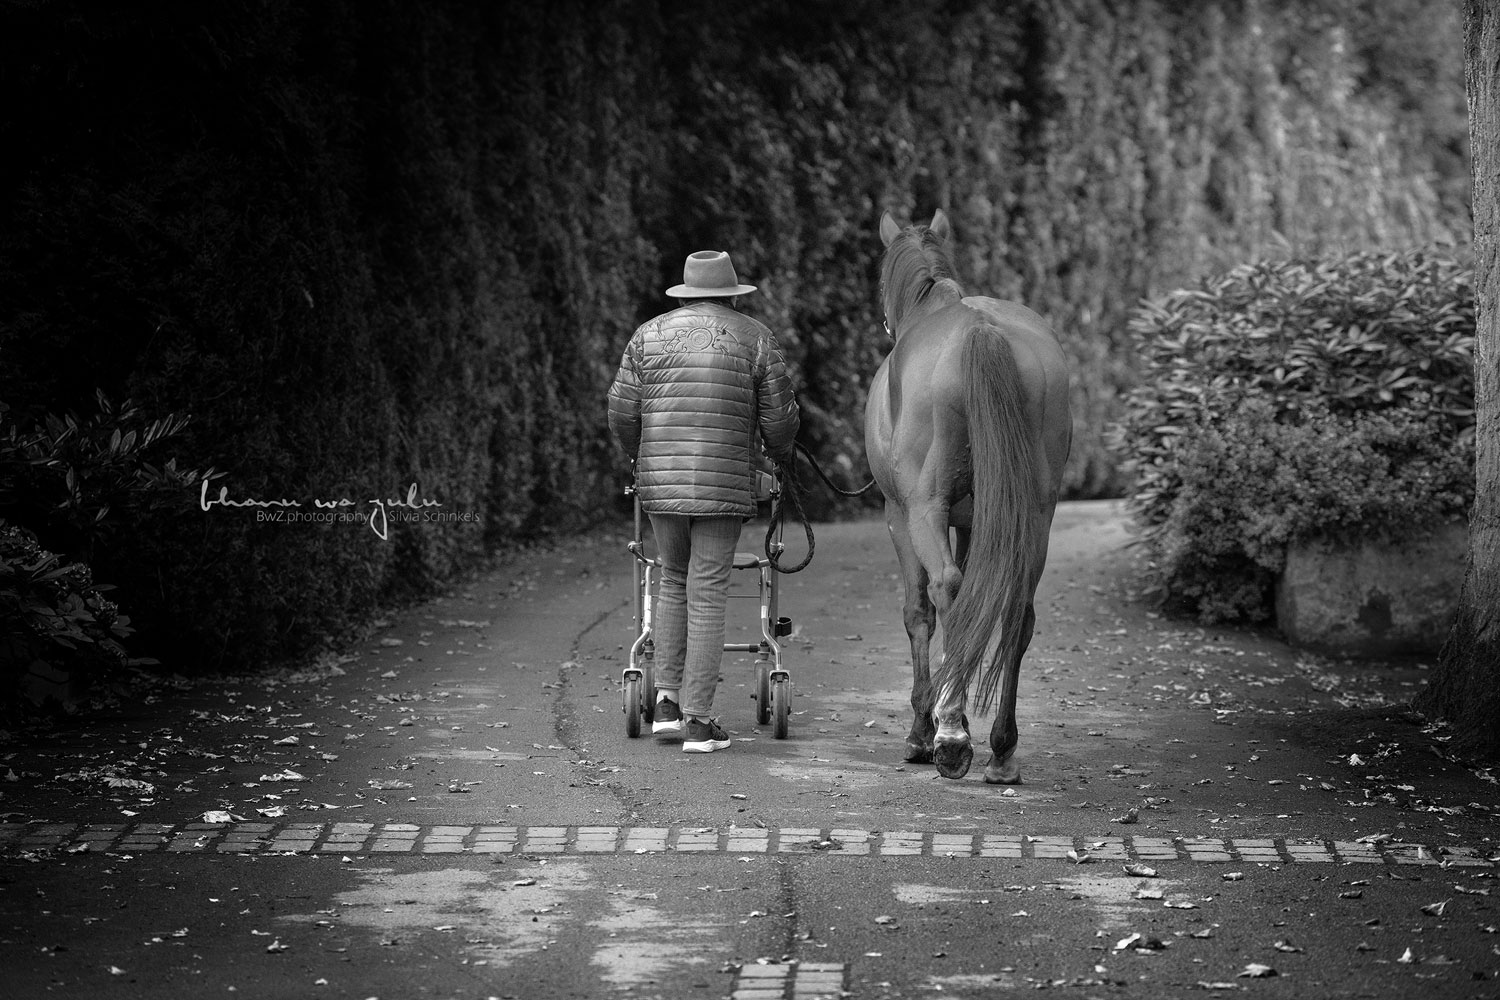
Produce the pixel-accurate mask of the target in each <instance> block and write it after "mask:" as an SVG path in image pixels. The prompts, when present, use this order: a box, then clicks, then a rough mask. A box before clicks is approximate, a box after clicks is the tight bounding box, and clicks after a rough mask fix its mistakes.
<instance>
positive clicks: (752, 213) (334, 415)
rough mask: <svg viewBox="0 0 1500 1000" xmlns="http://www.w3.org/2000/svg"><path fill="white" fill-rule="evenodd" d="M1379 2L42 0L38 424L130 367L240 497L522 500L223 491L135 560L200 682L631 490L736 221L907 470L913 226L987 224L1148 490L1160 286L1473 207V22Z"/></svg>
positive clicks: (34, 106) (994, 259)
mask: <svg viewBox="0 0 1500 1000" xmlns="http://www.w3.org/2000/svg"><path fill="white" fill-rule="evenodd" d="M1344 6H1345V5H1340V4H1334V3H1331V2H1324V0H1283V2H1271V0H1265V2H1257V0H1220V2H1211V3H1203V4H1192V5H1182V4H1171V3H1166V2H1153V0H1127V2H1124V3H1119V2H1106V0H1068V2H1064V0H1012V2H1008V3H993V2H988V0H960V2H940V0H908V2H902V3H897V2H893V0H889V2H888V0H852V2H845V3H841V4H831V3H830V4H819V3H812V4H809V3H792V2H789V0H738V2H729V0H705V2H703V3H699V4H694V5H680V4H674V3H661V2H655V0H601V2H586V0H557V2H554V3H547V4H533V3H519V2H502V3H491V4H473V3H467V2H459V0H452V2H445V0H360V2H356V0H342V2H338V0H329V2H320V3H315V4H305V3H295V2H292V0H225V2H221V3H215V4H188V3H180V4H170V3H169V4H155V5H148V6H136V5H127V6H123V7H107V6H106V7H100V6H98V5H93V4H86V3H82V2H76V0H40V2H36V3H30V4H13V5H10V6H8V7H6V8H5V9H4V12H3V14H0V80H3V82H4V83H5V85H6V93H7V95H8V98H9V99H8V101H7V109H6V111H5V117H4V120H3V122H0V142H3V143H4V145H5V147H6V148H7V149H9V150H12V151H24V155H17V154H14V153H13V155H12V156H11V157H9V158H7V161H8V162H7V164H6V166H5V168H4V169H5V170H6V171H7V172H8V174H9V177H8V180H10V182H11V183H9V184H7V186H6V190H7V192H8V197H7V199H6V200H5V203H4V209H3V211H4V215H3V216H0V303H3V308H4V313H3V315H0V321H3V324H4V325H3V328H0V401H3V402H5V403H8V404H10V406H11V407H13V409H12V410H11V411H10V413H9V414H8V415H7V416H6V417H5V419H7V420H21V419H29V418H31V417H33V416H36V415H39V414H41V413H43V412H46V411H55V410H64V409H68V408H79V407H84V406H85V405H86V403H87V401H88V400H89V399H91V398H92V394H93V392H94V390H95V389H96V388H103V389H105V390H106V391H107V392H108V393H109V394H110V395H111V396H112V397H114V398H123V397H126V396H129V397H133V398H135V399H136V401H137V402H138V403H139V404H140V405H141V406H142V407H143V409H144V410H145V411H146V412H148V413H150V414H153V415H159V414H166V413H191V414H192V416H193V421H192V423H191V424H190V425H189V427H188V429H187V430H186V431H185V432H183V434H181V435H179V436H178V437H177V438H175V439H173V440H172V442H171V443H170V448H171V449H172V451H173V453H175V454H177V455H178V456H179V457H180V459H181V461H182V462H183V463H184V464H185V465H192V466H194V467H204V466H209V465H212V466H214V467H216V468H218V469H220V470H222V471H223V472H224V473H225V475H224V477H223V478H222V479H221V480H218V481H216V482H215V484H214V487H215V490H217V489H218V488H219V487H221V486H222V487H223V488H224V489H226V491H227V496H228V497H229V498H231V499H233V498H241V499H248V498H261V499H267V498H289V499H297V500H299V501H301V502H303V503H305V504H310V503H311V501H312V500H313V499H314V498H343V497H347V498H351V499H353V500H355V501H357V503H358V504H359V509H361V510H367V509H368V504H367V501H368V500H370V499H372V498H377V497H381V498H387V499H391V498H402V497H405V496H406V495H407V491H408V490H409V489H410V488H411V487H412V486H413V485H415V487H416V490H417V492H418V493H419V494H420V496H421V497H422V498H424V499H429V500H432V501H434V502H440V503H442V504H443V508H442V509H443V510H445V511H450V512H468V513H472V514H473V515H475V516H476V517H477V520H475V521H468V522H457V523H442V524H405V523H402V524H395V525H393V526H392V528H391V530H390V532H389V537H388V538H387V539H384V540H382V539H381V538H379V537H378V536H376V535H375V533H374V532H373V531H371V530H369V529H368V528H367V527H365V526H363V525H361V524H351V525H315V524H300V525H288V524H276V523H261V522H258V521H257V519H256V516H255V511H254V510H253V509H251V508H231V507H222V506H215V507H213V508H212V509H210V510H207V511H204V510H201V509H200V508H199V505H198V502H197V501H198V497H197V496H196V495H193V496H184V497H183V498H182V503H181V507H180V510H178V511H177V512H176V513H175V514H173V515H171V516H158V517H156V518H154V519H153V520H152V522H151V523H149V524H142V525H139V526H138V530H136V531H134V532H131V533H127V534H126V536H125V540H123V541H120V542H118V543H116V544H114V545H112V546H111V547H110V548H109V550H108V551H105V552H102V553H96V554H95V562H96V565H95V570H96V576H97V578H98V579H101V580H106V581H108V582H111V583H115V584H117V585H119V588H120V589H119V591H118V592H117V596H118V598H119V602H120V604H121V606H122V607H123V608H125V609H126V610H127V611H128V612H129V613H130V614H131V615H132V617H133V618H134V620H135V622H136V623H137V624H138V625H139V626H140V628H141V632H140V635H139V636H137V642H138V643H140V644H141V645H143V646H145V647H147V649H148V650H149V651H150V652H153V653H155V654H156V655H158V656H161V657H163V658H164V659H167V660H168V661H169V662H170V663H171V664H172V665H174V666H175V667H177V668H178V669H198V668H213V667H240V666H245V665H250V664H256V663H261V662H264V661H266V660H268V659H269V660H275V659H278V658H284V657H294V656H298V655H302V654H305V653H306V652H307V651H308V650H309V649H312V648H315V647H316V646H317V645H318V644H319V643H322V642H324V641H327V640H329V639H330V638H335V639H336V638H337V637H339V636H340V635H343V634H346V633H347V632H348V631H349V630H351V629H353V628H356V627H357V626H358V625H359V623H360V622H361V621H363V620H365V619H366V618H367V617H368V616H369V615H370V614H371V613H372V611H373V609H374V608H375V607H377V606H378V605H379V604H380V603H381V602H382V601H386V600H392V599H399V598H403V597H407V596H415V595H420V594H424V593H428V592H430V591H431V590H432V589H433V588H435V587H437V586H439V585H441V583H442V582H443V581H445V580H448V579H451V578H452V577H453V576H454V574H456V573H459V572H461V571H463V569H464V568H465V567H467V566H471V565H474V564H475V563H477V562H478V561H479V560H481V559H483V558H484V556H485V555H486V554H487V553H488V552H490V551H493V550H494V549H496V548H503V547H505V546H508V545H512V544H515V543H516V542H518V541H522V540H525V539H529V538H532V537H535V536H536V535H537V534H538V533H541V532H547V531H567V530H571V529H572V528H574V527H577V526H580V525H584V524H587V523H591V522H593V521H595V520H597V518H598V517H599V516H600V515H601V514H602V513H607V512H608V511H610V510H612V509H613V505H614V504H615V502H616V500H615V498H616V496H617V494H618V490H619V486H620V484H621V483H622V481H623V476H624V466H623V461H622V459H621V457H620V456H618V455H617V454H616V453H615V452H614V449H613V447H612V445H611V443H610V441H609V440H608V436H607V433H606V431H605V428H604V422H603V407H602V402H601V401H602V398H603V392H604V388H605V386H606V384H607V382H608V379H609V377H610V376H611V375H612V373H613V370H614V366H615V364H616V363H617V361H618V353H619V350H620V347H621V345H622V344H623V343H624V340H625V339H626V337H627V336H628V334H629V331H630V330H631V329H632V328H633V327H634V326H635V324H636V323H638V322H639V321H640V320H642V319H644V318H645V317H647V316H649V315H650V314H651V313H652V312H654V311H657V310H659V309H662V308H664V307H665V306H666V305H668V303H667V302H666V301H665V300H663V298H662V297H661V293H660V290H661V289H662V288H664V287H666V286H667V285H668V284H671V283H672V282H673V281H675V280H677V277H678V276H679V275H680V268H681V262H682V259H683V258H684V257H685V256H686V254H687V253H688V252H690V251H692V250H696V249H702V248H705V247H716V248H724V249H729V250H731V251H732V252H733V253H734V255H735V259H736V262H737V264H738V266H739V268H740V271H741V273H742V275H743V276H745V277H746V278H747V279H749V280H752V281H754V282H755V283H757V284H759V285H760V286H761V289H762V291H761V293H760V294H758V295H757V296H755V297H754V298H753V299H752V300H750V301H748V302H747V307H748V308H749V309H751V310H753V311H754V312H755V314H756V315H758V316H759V317H760V318H762V319H764V320H766V321H767V322H768V323H769V324H770V325H771V326H772V327H773V328H774V329H776V330H777V331H778V332H779V333H780V334H781V335H782V337H783V338H784V341H785V344H786V346H787V348H788V352H789V354H790V356H791V360H792V362H793V365H794V367H795V369H796V373H797V376H798V378H799V382H800V385H801V387H802V400H803V403H804V408H805V412H806V414H807V420H806V431H805V439H806V441H807V443H809V444H810V445H811V446H813V447H814V449H815V450H816V451H817V452H818V453H819V454H820V456H821V457H822V459H823V460H824V461H825V463H826V464H828V465H830V466H833V467H836V468H844V469H845V470H847V473H848V475H849V476H850V477H851V478H852V477H856V476H858V475H860V474H862V473H863V471H864V468H865V466H864V461H863V454H862V445H861V434H860V430H859V427H860V413H861V410H862V407H863V401H864V391H865V386H866V385H867V382H868V379H869V377H870V375H871V374H872V372H873V370H874V368H875V367H876V365H877V364H878V362H879V360H880V358H881V356H882V355H883V353H884V351H885V349H886V344H885V339H884V335H883V333H882V329H881V323H880V317H879V316H878V315H877V312H876V295H875V287H874V286H875V281H876V271H877V254H878V250H879V242H878V239H877V238H876V236H875V233H874V222H875V220H876V219H877V218H878V217H879V214H880V212H881V210H883V209H885V208H887V207H889V208H892V209H894V210H896V211H897V213H898V214H905V215H908V216H915V217H918V218H925V217H927V216H928V215H929V214H930V213H931V211H932V210H933V209H934V208H937V207H942V208H944V209H946V210H947V211H948V213H949V214H950V216H951V217H952V218H953V220H954V223H955V227H956V229H957V232H958V238H959V241H960V247H961V256H960V269H961V271H962V272H963V277H964V278H965V279H966V283H967V284H968V285H969V287H970V288H971V289H973V290H974V291H985V292H991V293H994V294H1000V295H1005V296H1011V297H1016V298H1020V299H1023V300H1024V301H1026V302H1028V304H1030V305H1032V306H1033V307H1034V308H1037V309H1038V310H1039V311H1041V312H1042V313H1043V314H1044V315H1047V316H1048V317H1050V318H1051V319H1052V320H1053V322H1054V324H1055V326H1056V327H1057V328H1058V330H1059V333H1060V335H1061V337H1062V339H1063V341H1064V344H1065V347H1066V349H1067V351H1068V352H1069V355H1070V357H1071V358H1072V360H1073V362H1074V370H1075V412H1076V413H1077V415H1078V433H1077V435H1076V440H1077V445H1076V446H1075V453H1074V457H1073V460H1072V462H1071V463H1070V465H1069V469H1068V473H1067V488H1068V490H1069V492H1070V494H1071V495H1074V496H1097V495H1105V494H1110V493H1113V492H1116V491H1118V490H1119V489H1120V486H1121V482H1120V477H1119V473H1118V471H1117V467H1116V466H1117V463H1116V461H1115V458H1114V457H1113V456H1112V455H1111V454H1110V453H1109V452H1108V450H1107V448H1106V447H1105V444H1104V439H1103V429H1104V427H1105V425H1106V424H1107V423H1108V422H1109V421H1110V420H1111V419H1113V417H1114V416H1115V415H1116V414H1117V413H1118V411H1119V404H1118V402H1117V399H1118V397H1119V395H1120V394H1121V392H1122V391H1123V390H1124V389H1125V388H1127V387H1128V386H1129V385H1130V384H1131V383H1132V381H1133V380H1134V379H1135V378H1136V370H1137V369H1136V366H1135V361H1134V359H1133V357H1132V356H1131V354H1130V352H1129V350H1128V349H1127V347H1126V344H1127V337H1126V334H1125V317H1126V316H1127V314H1128V312H1129V310H1130V309H1131V308H1132V307H1133V306H1134V305H1135V304H1136V303H1137V302H1138V301H1139V300H1140V298H1141V297H1143V296H1146V295H1149V294H1153V293H1155V292H1159V291H1160V290H1162V289H1165V288H1169V287H1177V286H1179V285H1182V284H1184V283H1185V282H1187V281H1188V280H1190V279H1192V278H1194V277H1196V276H1198V275H1200V274H1202V273H1205V272H1207V271H1210V270H1214V269H1217V268H1219V267H1221V266H1222V265H1224V264H1225V263H1227V262H1231V261H1238V260H1242V259H1247V258H1252V257H1255V256H1259V255H1265V254H1267V253H1280V252H1285V251H1287V250H1290V249H1298V250H1301V251H1309V252H1310V251H1317V250H1321V249H1323V248H1325V247H1328V246H1338V247H1347V248H1358V247H1363V246H1370V245H1381V244H1407V243H1416V242H1423V241H1428V240H1431V239H1433V238H1436V237H1441V236H1443V235H1444V234H1445V233H1447V232H1448V229H1449V228H1450V227H1451V226H1452V225H1454V224H1456V223H1457V222H1459V221H1461V219H1462V215H1461V209H1462V198H1461V195H1462V192H1461V190H1456V189H1455V182H1454V180H1453V170H1452V167H1453V159H1452V155H1451V147H1452V146H1453V144H1455V143H1458V144H1461V138H1455V137H1461V135H1462V132H1463V120H1462V98H1461V93H1462V91H1461V85H1460V84H1459V82H1458V77H1457V76H1456V74H1455V71H1454V70H1453V69H1452V67H1451V66H1450V64H1449V62H1448V61H1445V60H1444V59H1443V58H1442V53H1443V37H1444V36H1443V32H1445V31H1452V32H1455V33H1456V31H1457V28H1456V26H1455V25H1452V24H1451V23H1450V22H1451V20H1452V19H1451V16H1450V15H1449V14H1448V13H1446V12H1444V11H1442V10H1438V9H1433V10H1427V9H1425V8H1424V7H1423V6H1422V5H1419V4H1413V3H1409V2H1407V0H1382V2H1381V3H1378V4H1374V5H1369V9H1370V10H1372V11H1373V13H1365V14H1361V17H1360V20H1359V21H1358V22H1354V21H1343V20H1340V16H1341V14H1340V12H1341V11H1342V10H1343V8H1344ZM1429 6H1430V5H1429ZM1393 26H1395V27H1399V28H1401V29H1402V30H1401V33H1400V36H1401V37H1404V38H1407V39H1408V41H1406V42H1403V43H1402V45H1403V46H1404V47H1403V48H1400V49H1398V48H1397V46H1396V42H1395V41H1393V39H1394V38H1395V37H1397V35H1396V32H1395V31H1394V30H1393ZM1411 39H1415V41H1414V42H1413V41H1411ZM1398 57H1399V59H1400V60H1402V62H1399V63H1397V62H1394V61H1393V60H1396V59H1397V58H1398ZM1393 65H1403V66H1409V67H1414V72H1419V73H1421V74H1423V77H1422V79H1423V84H1424V87H1425V88H1426V89H1423V88H1414V87H1412V86H1409V85H1408V83H1407V82H1406V81H1407V80H1408V79H1409V78H1407V77H1396V76H1393V75H1392V70H1391V67H1392V66H1393ZM1445 87H1449V88H1457V93H1458V94H1459V95H1460V96H1459V101H1458V110H1457V112H1456V114H1455V112H1454V109H1453V105H1452V103H1451V101H1447V100H1446V99H1444V98H1443V97H1441V95H1442V94H1446V93H1447V91H1446V90H1444V88H1445ZM1433 94H1438V95H1439V96H1437V97H1434V96H1432V95H1433ZM0 516H3V512H0ZM32 527H35V526H32Z"/></svg>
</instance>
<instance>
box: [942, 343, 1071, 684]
mask: <svg viewBox="0 0 1500 1000" xmlns="http://www.w3.org/2000/svg"><path fill="white" fill-rule="evenodd" d="M967 338H968V339H967V340H966V342H965V343H964V347H963V364H964V371H965V372H966V373H967V386H966V391H967V405H968V423H969V445H970V456H971V465H972V469H973V477H974V486H973V489H974V519H973V527H972V528H971V529H970V535H969V551H968V557H967V559H966V560H965V569H964V574H963V583H962V584H961V585H960V587H959V591H958V594H957V595H956V596H955V598H954V601H953V605H952V607H951V608H950V609H949V611H948V615H947V620H946V621H945V622H944V624H943V633H944V639H943V669H944V670H945V671H946V672H947V673H948V677H947V678H946V679H947V680H948V682H949V683H951V684H959V685H962V686H961V687H960V688H959V690H967V689H968V686H969V684H970V682H971V681H973V680H974V677H975V674H977V673H979V672H980V669H981V667H983V668H984V672H983V676H981V677H979V684H978V688H977V690H976V692H975V697H976V700H977V702H978V705H979V707H980V710H981V711H983V710H986V709H988V708H989V707H990V705H991V703H992V702H993V701H994V697H995V691H996V688H997V687H998V686H999V684H1000V680H1001V678H1002V677H1003V676H1004V674H1005V671H1006V669H1007V668H1008V667H1009V665H1010V664H1011V663H1013V662H1014V661H1015V659H1016V657H1017V656H1018V655H1019V654H1020V652H1021V651H1022V650H1024V649H1025V648H1026V645H1027V644H1028V642H1029V639H1030V637H1029V636H1023V635H1021V634H1020V630H1021V629H1022V628H1023V627H1024V626H1025V623H1026V621H1027V615H1026V608H1027V605H1028V604H1029V603H1030V601H1031V593H1032V586H1033V584H1034V582H1035V580H1036V577H1037V574H1038V572H1039V570H1040V568H1041V562H1042V560H1043V559H1045V551H1044V550H1039V547H1038V545H1037V544H1036V538H1037V534H1036V524H1037V518H1038V517H1039V516H1040V513H1041V511H1042V510H1043V509H1044V506H1045V498H1044V496H1043V492H1044V490H1045V489H1046V486H1045V484H1044V483H1043V482H1042V477H1040V476H1039V475H1038V474H1037V459H1038V456H1037V450H1038V448H1039V447H1040V445H1039V438H1038V435H1037V433H1036V429H1035V428H1033V427H1032V426H1031V421H1030V420H1029V419H1028V418H1027V415H1026V411H1025V409H1024V407H1023V403H1024V400H1023V398H1022V396H1023V394H1022V387H1021V376H1020V372H1019V370H1018V369H1017V367H1016V358H1015V354H1014V352H1013V351H1012V350H1011V347H1010V344H1009V343H1008V342H1007V341H1006V340H1005V338H1004V337H1002V336H1000V335H998V334H997V333H996V331H995V330H994V328H993V327H989V326H976V327H973V328H971V329H970V330H969V332H968V334H967Z"/></svg>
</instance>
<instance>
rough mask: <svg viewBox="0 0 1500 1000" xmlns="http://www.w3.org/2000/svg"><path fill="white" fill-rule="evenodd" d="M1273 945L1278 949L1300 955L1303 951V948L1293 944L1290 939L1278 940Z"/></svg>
mask: <svg viewBox="0 0 1500 1000" xmlns="http://www.w3.org/2000/svg"><path fill="white" fill-rule="evenodd" d="M1271 947H1272V948H1275V949H1276V950H1277V951H1284V952H1287V953H1288V954H1292V955H1300V954H1301V953H1302V949H1301V948H1299V947H1297V946H1296V945H1294V944H1292V943H1291V942H1290V941H1277V942H1276V943H1275V944H1273V945H1271Z"/></svg>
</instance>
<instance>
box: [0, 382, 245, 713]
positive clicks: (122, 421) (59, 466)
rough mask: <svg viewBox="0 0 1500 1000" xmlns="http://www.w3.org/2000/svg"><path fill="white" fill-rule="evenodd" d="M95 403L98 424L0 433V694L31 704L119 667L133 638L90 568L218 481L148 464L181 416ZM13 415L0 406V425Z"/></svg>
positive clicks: (77, 422)
mask: <svg viewBox="0 0 1500 1000" xmlns="http://www.w3.org/2000/svg"><path fill="white" fill-rule="evenodd" d="M95 398H96V400H97V402H98V411H97V412H95V413H93V414H89V415H87V416H84V417H79V416H78V415H76V414H73V413H67V414H64V415H61V416H59V415H57V414H51V413H49V414H46V415H45V416H42V417H39V418H37V419H36V420H35V422H33V423H32V424H31V425H30V426H29V427H25V428H23V427H22V425H21V424H20V423H18V422H13V421H8V422H6V424H5V426H4V432H3V434H0V510H3V511H4V512H5V517H4V518H0V685H3V686H4V687H5V688H10V689H14V690H16V691H17V692H18V693H19V694H20V695H22V696H23V698H25V699H27V700H30V701H32V702H41V701H43V700H44V698H43V697H42V695H41V694H40V692H44V691H46V689H47V687H48V682H55V683H53V684H52V687H53V688H54V689H55V691H54V692H53V693H54V694H55V695H56V696H57V697H58V699H59V700H62V701H64V702H65V703H66V702H68V701H71V700H72V699H73V698H75V697H77V696H81V695H82V694H83V693H85V692H86V691H87V690H88V688H89V686H90V685H91V684H93V683H94V682H96V681H98V680H100V679H102V678H103V677H104V676H105V675H106V674H107V673H108V672H109V670H110V669H111V668H112V667H115V666H118V665H120V664H123V663H125V662H126V654H125V649H124V647H123V646H121V644H120V640H122V639H124V638H125V637H126V636H127V635H129V634H131V632H132V631H134V630H133V629H132V628H131V627H130V620H129V618H128V617H126V616H125V615H123V614H121V613H120V610H119V608H118V607H116V605H115V604H114V602H112V601H110V600H108V599H107V598H105V597H104V595H103V592H104V591H105V590H109V589H113V588H111V587H106V586H101V585H98V584H95V583H94V579H93V570H92V568H91V564H92V562H93V560H94V557H95V556H96V555H100V556H102V555H104V549H105V548H107V547H108V545H109V542H110V540H111V539H112V538H114V537H116V536H117V533H120V532H122V531H124V530H125V529H127V528H134V529H136V530H142V529H146V530H150V528H151V519H152V517H153V516H154V515H155V514H157V513H159V512H160V511H161V510H163V509H164V508H167V507H169V506H171V505H172V504H173V503H175V502H180V500H181V498H182V496H183V494H184V492H185V491H186V490H187V489H189V488H191V487H192V486H194V485H196V484H197V483H198V482H199V481H200V480H201V479H213V478H215V477H216V476H217V475H218V474H217V473H216V472H214V471H213V470H212V469H209V470H206V471H199V470H197V469H179V468H178V467H177V463H176V460H175V459H168V460H167V461H165V462H164V463H161V464H160V465H155V464H152V463H151V462H150V461H148V460H147V457H146V456H147V452H148V451H150V450H152V449H153V448H154V446H156V445H157V444H158V443H159V442H161V441H163V440H164V439H166V438H170V437H172V436H174V435H176V434H177V433H179V432H180V431H181V430H182V429H183V428H184V427H185V426H186V425H187V422H188V421H187V418H186V417H184V416H178V415H176V414H170V415H168V416H166V417H162V418H159V419H155V420H148V419H146V417H145V416H144V415H143V414H142V412H141V411H140V409H139V407H137V406H136V405H135V404H134V403H133V402H131V401H129V400H127V401H125V402H124V403H122V404H120V405H118V406H116V405H114V404H112V403H111V402H110V401H109V399H108V398H107V397H106V396H105V395H104V393H103V392H98V393H96V397H95ZM8 415H9V408H8V407H7V406H6V404H4V403H0V420H3V419H4V418H5V417H7V416H8ZM23 525H24V526H23ZM43 540H45V544H44V543H43ZM54 549H55V550H57V551H53V550H54Z"/></svg>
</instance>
